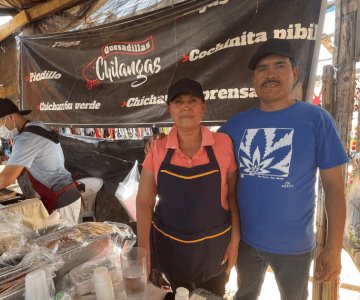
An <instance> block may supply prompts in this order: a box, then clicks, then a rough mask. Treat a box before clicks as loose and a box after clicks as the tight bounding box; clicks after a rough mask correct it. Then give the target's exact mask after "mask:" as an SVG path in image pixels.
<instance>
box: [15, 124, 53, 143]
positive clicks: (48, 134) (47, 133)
mask: <svg viewBox="0 0 360 300" xmlns="http://www.w3.org/2000/svg"><path fill="white" fill-rule="evenodd" d="M22 132H31V133H34V134H37V135H40V136H42V137H43V138H46V139H48V140H50V141H52V142H54V143H55V144H59V137H58V134H57V133H56V132H55V131H53V130H47V129H45V128H42V127H40V126H34V125H29V126H26V127H25V128H24V130H23V131H22Z"/></svg>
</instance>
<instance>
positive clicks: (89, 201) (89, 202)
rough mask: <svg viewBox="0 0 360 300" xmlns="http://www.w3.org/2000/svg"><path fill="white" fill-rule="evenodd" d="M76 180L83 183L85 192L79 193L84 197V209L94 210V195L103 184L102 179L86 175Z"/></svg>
mask: <svg viewBox="0 0 360 300" xmlns="http://www.w3.org/2000/svg"><path fill="white" fill-rule="evenodd" d="M77 181H78V182H81V183H84V184H85V192H82V193H81V196H82V197H83V199H84V207H85V208H84V211H85V212H92V213H93V212H94V211H95V200H96V195H97V193H98V192H99V191H100V189H101V187H102V186H103V180H102V179H101V178H97V177H86V178H82V179H79V180H77Z"/></svg>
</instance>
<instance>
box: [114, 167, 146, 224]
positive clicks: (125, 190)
mask: <svg viewBox="0 0 360 300" xmlns="http://www.w3.org/2000/svg"><path fill="white" fill-rule="evenodd" d="M139 179H140V174H139V169H138V162H137V161H135V163H134V166H133V167H132V169H131V171H130V172H129V174H128V175H127V176H126V177H125V179H124V180H123V181H122V182H120V183H119V186H118V188H117V190H116V192H115V196H116V198H117V199H118V200H119V202H120V204H121V205H122V206H123V207H124V209H125V210H126V212H127V214H128V215H129V217H130V218H131V220H133V221H135V222H136V195H137V191H138V187H139Z"/></svg>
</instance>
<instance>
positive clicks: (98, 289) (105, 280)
mask: <svg viewBox="0 0 360 300" xmlns="http://www.w3.org/2000/svg"><path fill="white" fill-rule="evenodd" d="M93 280H94V286H95V294H96V299H97V300H114V299H115V296H114V289H113V285H112V280H111V276H110V274H109V271H108V269H107V268H106V267H97V268H96V269H95V270H94V276H93Z"/></svg>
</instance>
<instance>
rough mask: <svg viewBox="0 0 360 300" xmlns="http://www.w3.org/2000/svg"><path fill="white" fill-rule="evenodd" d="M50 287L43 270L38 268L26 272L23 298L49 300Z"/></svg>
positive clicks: (27, 299) (26, 299)
mask: <svg viewBox="0 0 360 300" xmlns="http://www.w3.org/2000/svg"><path fill="white" fill-rule="evenodd" d="M50 285H51V283H50ZM50 288H51V287H50V286H49V282H48V278H47V276H46V272H45V270H43V269H38V270H35V271H32V272H30V273H28V274H26V277H25V300H34V299H36V300H51V299H52V297H51V295H50Z"/></svg>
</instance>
